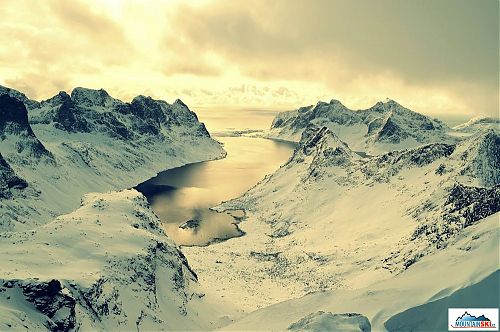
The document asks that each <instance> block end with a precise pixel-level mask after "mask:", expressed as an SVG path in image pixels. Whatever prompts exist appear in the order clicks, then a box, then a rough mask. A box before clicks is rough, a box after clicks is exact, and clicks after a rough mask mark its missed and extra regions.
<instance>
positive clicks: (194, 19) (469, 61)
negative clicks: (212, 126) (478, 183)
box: [0, 0, 499, 116]
mask: <svg viewBox="0 0 500 332" xmlns="http://www.w3.org/2000/svg"><path fill="white" fill-rule="evenodd" d="M0 15H1V17H2V19H1V20H0V28H1V31H2V34H0V45H1V46H0V83H1V84H4V85H7V86H11V87H14V88H17V89H20V90H22V91H24V92H26V93H27V94H28V95H29V96H30V97H32V98H35V99H44V98H48V97H50V96H52V95H54V94H55V93H57V92H58V91H59V90H71V89H72V88H73V87H75V86H86V87H91V88H101V87H102V88H105V89H106V90H108V91H109V92H110V93H111V94H112V95H114V96H116V97H119V98H122V99H125V100H129V99H131V98H133V97H134V96H135V95H138V94H147V95H151V96H153V97H157V98H162V99H166V100H170V101H172V100H174V99H175V98H181V99H182V100H184V101H185V102H186V103H188V104H189V105H192V106H194V107H196V106H199V107H208V108H210V107H213V108H216V107H219V108H225V109H231V108H234V109H239V108H243V107H248V108H261V109H290V108H296V107H298V106H302V105H308V104H313V103H316V102H317V101H318V100H320V99H321V100H330V99H332V98H335V99H339V100H341V101H343V102H344V103H345V104H346V105H347V106H349V107H351V108H354V109H357V108H364V107H369V106H371V105H372V104H373V103H375V102H376V101H377V100H381V99H384V98H392V99H395V100H397V101H399V102H400V103H402V104H403V105H406V106H408V107H410V108H412V109H415V110H417V111H420V112H422V113H427V114H432V115H439V114H451V113H461V114H468V115H471V116H472V115H478V114H484V115H498V102H499V96H498V93H499V88H498V79H499V68H498V61H499V54H498V46H499V45H498V1H496V0H481V1H469V0H422V1H399V0H381V1H369V0H354V1H348V0H342V1H339V0H313V1H306V0H274V1H266V0H254V1H239V0H231V1H229V0H228V1H215V0H214V1H210V0H200V1H190V2H186V1H180V0H179V1H175V0H170V1H168V0H165V1H159V0H158V1H139V0H130V1H118V0H108V1H85V2H84V1H81V2H79V1H65V0H48V1H28V0H26V1H22V0H18V1H9V0H0Z"/></svg>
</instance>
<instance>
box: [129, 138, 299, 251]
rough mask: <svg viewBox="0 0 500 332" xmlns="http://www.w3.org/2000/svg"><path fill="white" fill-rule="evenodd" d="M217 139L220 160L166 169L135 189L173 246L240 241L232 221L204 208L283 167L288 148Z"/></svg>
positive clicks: (270, 143) (290, 146)
mask: <svg viewBox="0 0 500 332" xmlns="http://www.w3.org/2000/svg"><path fill="white" fill-rule="evenodd" d="M217 139H218V140H219V141H221V142H222V143H224V149H225V150H226V151H227V157H226V158H224V159H221V160H214V161H207V162H201V163H195V164H189V165H186V166H182V167H178V168H174V169H171V170H167V171H164V172H161V173H159V174H158V175H157V176H156V177H154V178H152V179H150V180H148V181H146V182H144V183H142V184H140V185H139V186H137V189H138V190H139V191H141V192H142V193H143V194H144V195H145V196H146V197H147V198H148V200H149V202H150V203H151V206H152V208H153V210H154V211H155V213H156V214H157V215H158V216H159V217H160V219H161V220H162V221H163V222H164V225H165V230H166V231H167V233H168V235H169V236H170V237H171V238H172V239H173V240H174V241H175V242H176V243H177V244H181V245H204V244H207V243H210V242H212V241H214V240H217V239H228V238H231V237H236V236H240V235H241V231H240V230H239V229H238V228H237V227H236V226H235V224H234V223H235V222H236V219H235V218H233V216H231V215H229V214H227V213H217V212H215V211H212V210H209V208H210V207H213V206H215V205H217V204H219V203H220V202H221V201H224V200H229V199H231V198H235V197H237V196H239V195H241V194H242V193H244V192H245V191H246V190H248V189H250V188H251V187H252V186H253V185H255V184H256V183H257V182H258V181H259V180H261V179H262V178H263V177H264V176H265V175H266V174H269V173H272V172H273V171H275V170H276V169H277V168H278V167H279V166H280V165H281V164H283V163H284V162H285V161H286V160H287V159H288V158H289V157H290V155H291V153H292V151H293V148H294V146H293V144H291V143H286V142H276V141H272V140H266V139H262V138H248V137H217ZM237 214H238V213H237V212H236V213H233V215H235V216H236V217H241V216H239V215H237ZM179 226H181V227H179Z"/></svg>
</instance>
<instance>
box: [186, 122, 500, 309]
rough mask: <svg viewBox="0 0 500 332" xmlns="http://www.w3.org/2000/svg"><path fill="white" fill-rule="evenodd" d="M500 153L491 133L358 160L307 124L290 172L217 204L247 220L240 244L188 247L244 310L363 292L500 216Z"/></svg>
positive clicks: (207, 276)
mask: <svg viewBox="0 0 500 332" xmlns="http://www.w3.org/2000/svg"><path fill="white" fill-rule="evenodd" d="M498 151H500V138H499V135H498V133H496V132H494V131H486V132H484V133H481V134H478V135H476V136H474V137H471V138H470V139H468V140H466V141H463V142H461V143H460V144H444V143H434V144H429V145H424V146H420V147H417V148H414V149H408V150H401V151H393V152H389V153H386V154H383V155H379V156H374V157H362V156H360V155H358V154H356V153H354V152H353V151H352V150H351V149H350V148H349V146H348V145H347V144H345V143H344V142H342V141H341V140H340V139H339V138H338V137H337V136H336V135H335V134H334V133H333V132H332V131H330V130H329V129H328V128H326V127H322V128H317V127H309V128H308V129H307V130H306V131H304V134H303V138H302V140H301V143H300V144H299V147H298V148H297V149H296V150H295V153H294V155H293V156H292V157H291V158H290V160H289V161H288V162H287V163H286V164H285V165H283V166H282V167H281V168H280V169H279V170H278V171H276V172H275V173H274V174H272V175H270V176H267V177H266V178H265V179H264V180H262V181H261V182H260V183H259V184H257V185H256V186H255V187H254V188H252V189H251V190H250V191H248V192H247V193H246V194H244V195H243V196H242V197H240V198H237V199H235V200H232V201H229V202H226V203H224V204H222V205H221V206H219V207H217V209H219V210H227V209H244V210H245V211H246V214H247V219H246V220H245V221H244V222H242V223H241V224H240V225H239V226H240V228H241V229H242V230H243V231H245V233H246V235H245V236H243V237H240V238H238V239H236V240H229V241H227V242H224V243H219V244H217V245H213V246H210V247H208V248H203V249H201V248H185V249H183V250H184V252H185V254H186V256H187V257H188V259H189V261H190V263H191V265H192V266H193V267H194V269H195V270H196V271H197V272H198V275H199V277H200V282H201V283H202V284H205V283H206V284H208V285H216V287H215V291H219V292H224V293H225V294H229V295H230V296H231V297H233V298H237V299H239V300H240V301H239V303H240V305H241V307H242V308H244V309H246V310H247V311H251V310H255V309H257V308H261V307H263V306H267V305H270V304H273V303H277V302H280V301H284V300H287V299H289V298H294V297H299V296H303V295H304V294H307V293H309V292H315V291H323V290H330V289H359V288H363V287H367V286H369V285H371V284H373V283H375V282H378V281H382V280H386V279H387V280H389V279H391V278H393V277H394V276H395V275H398V274H400V273H402V272H403V271H405V270H407V269H409V268H410V267H412V266H413V265H414V264H415V263H416V262H418V261H419V260H421V259H422V258H423V257H427V256H429V255H431V256H432V255H434V254H436V253H437V252H439V251H440V250H443V249H444V248H446V247H447V246H448V245H449V243H450V241H454V239H455V238H456V237H457V236H460V234H461V233H462V232H463V231H464V230H465V229H467V228H468V227H471V226H472V225H475V224H477V223H481V222H482V220H483V219H484V218H486V217H488V216H490V215H492V214H494V213H496V212H498V210H499V208H500V188H499V183H500V178H499V170H500V167H499V165H500V156H499V153H498ZM214 261H217V262H218V263H217V264H213V263H214ZM221 281H222V282H221ZM334 313H341V312H334Z"/></svg>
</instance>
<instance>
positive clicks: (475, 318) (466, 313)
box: [457, 311, 490, 322]
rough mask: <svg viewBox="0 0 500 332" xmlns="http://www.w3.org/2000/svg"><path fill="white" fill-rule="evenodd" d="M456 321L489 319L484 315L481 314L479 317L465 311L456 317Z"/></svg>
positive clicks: (484, 320) (482, 320)
mask: <svg viewBox="0 0 500 332" xmlns="http://www.w3.org/2000/svg"><path fill="white" fill-rule="evenodd" d="M458 321H480V322H486V321H488V322H489V321H490V320H489V319H488V318H486V317H485V316H484V315H481V316H479V317H476V316H473V315H471V314H469V313H468V312H467V311H466V312H465V313H464V314H463V315H462V316H460V317H458V318H457V322H458Z"/></svg>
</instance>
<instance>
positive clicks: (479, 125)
mask: <svg viewBox="0 0 500 332" xmlns="http://www.w3.org/2000/svg"><path fill="white" fill-rule="evenodd" d="M486 129H494V130H497V131H498V130H500V119H498V118H496V119H495V118H489V117H483V116H479V117H474V118H472V119H470V120H469V121H467V122H465V123H462V124H461V125H458V126H455V127H453V130H455V131H457V132H460V133H468V134H473V133H475V132H477V131H481V130H486Z"/></svg>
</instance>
